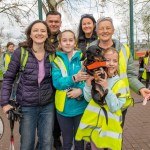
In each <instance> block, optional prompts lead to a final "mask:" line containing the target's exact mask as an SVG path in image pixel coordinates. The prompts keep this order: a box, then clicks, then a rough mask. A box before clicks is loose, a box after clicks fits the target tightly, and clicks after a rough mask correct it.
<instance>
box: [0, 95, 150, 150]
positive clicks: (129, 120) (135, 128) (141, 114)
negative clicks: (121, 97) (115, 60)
mask: <svg viewBox="0 0 150 150" xmlns="http://www.w3.org/2000/svg"><path fill="white" fill-rule="evenodd" d="M132 95H133V97H134V99H135V105H134V107H130V108H129V109H128V112H127V116H126V121H125V126H124V134H123V137H124V141H123V150H150V102H148V103H147V105H146V106H142V103H140V101H141V100H142V98H141V96H139V95H136V94H133V92H132ZM0 116H2V118H3V120H4V124H5V131H4V136H3V138H2V139H1V140H0V150H8V149H9V140H10V128H9V122H8V120H7V119H6V117H5V115H4V114H3V113H2V110H1V109H0ZM27 132H28V129H27ZM14 137H15V150H19V133H18V123H15V129H14Z"/></svg>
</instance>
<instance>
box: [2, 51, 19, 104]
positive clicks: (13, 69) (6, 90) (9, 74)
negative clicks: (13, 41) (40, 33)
mask: <svg viewBox="0 0 150 150" xmlns="http://www.w3.org/2000/svg"><path fill="white" fill-rule="evenodd" d="M19 68H20V49H17V50H15V52H14V53H13V55H12V57H11V61H10V63H9V66H8V70H7V71H6V73H5V75H4V79H3V85H2V91H1V100H0V104H1V106H4V105H7V104H8V102H9V98H10V95H11V91H12V85H13V83H14V81H15V78H16V75H17V73H18V71H19Z"/></svg>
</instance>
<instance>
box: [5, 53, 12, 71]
mask: <svg viewBox="0 0 150 150" xmlns="http://www.w3.org/2000/svg"><path fill="white" fill-rule="evenodd" d="M10 59H11V56H10V55H8V54H7V53H6V54H5V59H4V63H5V70H7V69H8V65H9V63H10Z"/></svg>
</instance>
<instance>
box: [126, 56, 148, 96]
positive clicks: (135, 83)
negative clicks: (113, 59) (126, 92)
mask: <svg viewBox="0 0 150 150" xmlns="http://www.w3.org/2000/svg"><path fill="white" fill-rule="evenodd" d="M127 76H128V80H129V86H130V88H131V89H132V90H133V91H134V92H136V93H138V94H139V92H140V89H142V88H144V87H145V86H144V85H143V84H142V83H141V82H140V81H139V80H138V78H137V71H136V69H135V65H134V62H133V58H132V55H130V58H129V60H128V64H127Z"/></svg>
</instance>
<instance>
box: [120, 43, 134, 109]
mask: <svg viewBox="0 0 150 150" xmlns="http://www.w3.org/2000/svg"><path fill="white" fill-rule="evenodd" d="M129 57H130V49H129V47H128V46H127V45H126V44H123V46H122V47H121V50H120V52H119V69H118V71H119V76H120V78H121V79H122V80H123V81H124V82H125V84H126V88H127V90H128V94H129V95H130V88H129V81H128V77H127V64H128V60H129ZM130 97H131V96H129V98H127V100H126V104H125V105H124V107H128V106H130V105H133V99H131V98H130Z"/></svg>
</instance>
